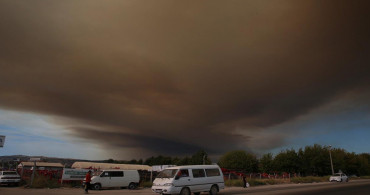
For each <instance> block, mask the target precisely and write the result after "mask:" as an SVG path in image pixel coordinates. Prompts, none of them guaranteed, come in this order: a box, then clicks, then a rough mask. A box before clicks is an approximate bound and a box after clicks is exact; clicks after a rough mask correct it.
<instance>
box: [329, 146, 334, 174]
mask: <svg viewBox="0 0 370 195" xmlns="http://www.w3.org/2000/svg"><path fill="white" fill-rule="evenodd" d="M328 148H329V156H330V165H331V174H332V175H334V168H333V159H332V158H331V145H329V147H328Z"/></svg>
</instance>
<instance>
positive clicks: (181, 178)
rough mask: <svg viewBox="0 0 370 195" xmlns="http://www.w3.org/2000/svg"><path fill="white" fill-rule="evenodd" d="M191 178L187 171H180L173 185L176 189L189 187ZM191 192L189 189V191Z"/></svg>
mask: <svg viewBox="0 0 370 195" xmlns="http://www.w3.org/2000/svg"><path fill="white" fill-rule="evenodd" d="M191 182H192V180H191V177H190V175H189V169H180V170H179V171H178V172H177V174H176V176H175V180H173V185H174V186H176V187H181V188H182V187H185V186H189V187H190V186H191V184H192V183H191ZM190 190H191V189H190Z"/></svg>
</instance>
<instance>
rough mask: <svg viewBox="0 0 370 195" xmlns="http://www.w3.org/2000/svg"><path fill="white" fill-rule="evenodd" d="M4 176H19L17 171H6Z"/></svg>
mask: <svg viewBox="0 0 370 195" xmlns="http://www.w3.org/2000/svg"><path fill="white" fill-rule="evenodd" d="M3 175H17V172H15V171H4V172H3Z"/></svg>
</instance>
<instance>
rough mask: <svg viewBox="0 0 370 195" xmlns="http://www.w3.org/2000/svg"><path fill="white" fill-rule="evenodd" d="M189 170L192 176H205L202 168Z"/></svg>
mask: <svg viewBox="0 0 370 195" xmlns="http://www.w3.org/2000/svg"><path fill="white" fill-rule="evenodd" d="M191 171H192V172H193V177H194V178H197V177H205V176H206V175H205V174H204V169H192V170H191Z"/></svg>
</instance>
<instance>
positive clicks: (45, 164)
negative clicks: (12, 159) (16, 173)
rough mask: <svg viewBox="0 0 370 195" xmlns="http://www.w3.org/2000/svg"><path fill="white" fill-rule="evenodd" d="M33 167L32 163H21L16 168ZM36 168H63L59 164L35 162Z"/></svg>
mask: <svg viewBox="0 0 370 195" xmlns="http://www.w3.org/2000/svg"><path fill="white" fill-rule="evenodd" d="M33 165H34V163H33V162H21V163H19V165H18V167H22V166H25V167H32V166H33ZM36 166H37V167H61V168H63V167H64V165H62V164H61V163H49V162H36Z"/></svg>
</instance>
